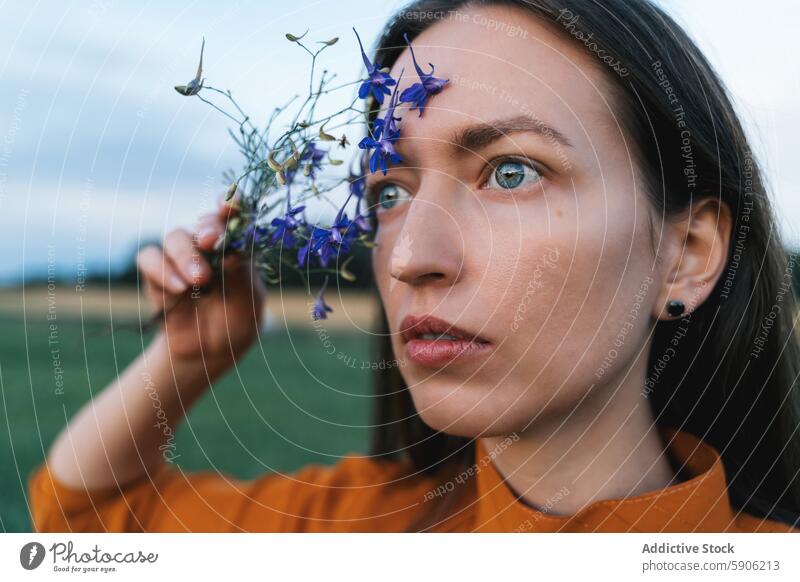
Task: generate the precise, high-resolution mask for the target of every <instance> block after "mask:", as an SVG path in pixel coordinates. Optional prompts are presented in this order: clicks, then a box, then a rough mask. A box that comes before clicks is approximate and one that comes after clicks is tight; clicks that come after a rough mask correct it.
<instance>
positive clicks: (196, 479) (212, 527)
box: [29, 428, 800, 532]
mask: <svg viewBox="0 0 800 582" xmlns="http://www.w3.org/2000/svg"><path fill="white" fill-rule="evenodd" d="M661 431H662V436H663V437H664V438H665V442H669V443H670V444H669V448H668V452H669V453H670V455H672V456H673V458H674V459H676V460H677V461H679V462H680V463H685V467H686V469H687V471H688V472H689V479H687V480H685V481H683V482H681V483H679V484H676V485H672V486H670V487H667V488H664V489H661V490H658V491H654V492H651V493H646V494H643V495H637V496H634V497H626V498H624V499H614V500H605V501H597V502H594V503H592V504H590V505H589V506H587V507H585V508H584V509H582V510H580V511H579V512H577V513H575V514H573V515H556V514H557V513H558V495H556V496H555V497H554V498H553V499H552V500H551V502H552V503H549V504H548V505H549V507H543V508H541V510H537V509H533V508H531V507H530V506H528V505H526V504H524V503H523V502H521V501H519V500H518V499H517V498H516V496H515V495H514V493H513V491H512V490H511V489H510V488H509V487H508V485H507V484H506V483H505V481H504V480H503V478H502V477H501V475H500V474H499V473H498V471H497V470H496V468H495V466H494V464H493V463H492V462H491V459H492V456H493V455H492V454H491V452H488V451H487V450H486V449H485V447H484V446H483V444H482V441H480V440H478V442H477V446H476V447H475V450H476V457H475V463H474V464H473V465H472V466H471V467H470V468H468V469H467V470H466V471H465V472H463V473H461V474H460V475H458V476H456V477H455V478H454V479H453V480H452V481H448V482H444V483H441V482H440V481H437V480H435V479H434V478H433V477H428V476H422V475H409V470H408V465H406V464H405V463H401V462H388V461H375V460H371V459H369V458H364V457H356V456H350V457H346V458H344V459H343V460H341V461H340V462H339V463H338V464H336V465H335V466H333V467H322V466H318V465H309V466H307V467H305V468H304V469H302V470H300V471H298V472H296V473H294V474H292V475H279V474H268V475H265V476H263V477H260V478H258V479H255V480H252V481H241V480H236V479H233V478H231V477H229V476H226V475H222V474H218V473H215V472H210V471H209V472H201V473H188V474H187V473H183V472H182V471H181V470H180V469H179V468H177V467H172V466H169V465H165V466H163V467H162V468H161V469H160V470H159V471H158V472H157V473H156V474H154V475H151V476H150V478H147V477H145V478H143V479H140V480H139V481H137V482H135V483H131V484H128V485H126V486H124V487H122V488H121V489H120V488H117V487H112V488H108V489H104V490H97V491H92V492H86V491H79V490H75V489H71V488H68V487H66V486H65V485H64V484H62V483H59V482H58V481H56V480H55V479H54V478H53V476H52V474H51V473H50V472H49V470H48V468H47V466H46V465H45V464H42V465H40V466H39V467H37V468H36V470H35V471H34V473H33V474H32V475H31V477H30V481H29V493H30V503H31V508H32V515H33V522H34V527H35V529H36V530H37V531H39V532H67V531H72V532H85V531H93V532H97V531H150V532H176V531H178V532H184V531H191V532H229V531H230V532H235V531H248V532H257V531H258V532H276V531H295V532H297V531H302V532H323V531H328V532H339V531H362V532H363V531H367V532H378V531H390V532H391V531H404V530H405V529H406V528H407V527H408V526H409V524H410V523H412V521H413V520H414V519H415V518H417V517H419V516H420V514H421V512H425V511H426V510H428V509H430V507H431V506H432V505H434V504H435V503H436V502H437V501H439V500H441V498H442V496H446V495H452V494H454V493H455V492H456V490H458V489H459V488H461V487H464V488H466V489H465V490H464V491H461V492H462V493H463V495H459V496H458V499H460V500H461V501H460V502H459V505H458V506H457V507H456V508H455V514H452V515H451V517H450V518H449V519H447V520H446V521H444V522H443V523H439V524H438V525H436V526H435V527H434V528H432V531H458V532H472V531H481V532H513V531H517V532H628V531H633V532H725V531H727V532H800V530H797V529H793V528H792V527H791V526H789V525H786V524H783V523H780V522H776V521H770V520H762V519H761V518H757V517H754V516H751V515H748V514H745V513H742V512H739V511H737V510H735V509H734V508H732V507H731V506H730V503H729V499H728V493H727V490H726V483H725V475H724V470H723V466H722V462H721V460H720V458H719V455H718V453H717V452H716V451H715V450H714V449H713V448H712V447H711V446H709V445H707V444H705V443H703V442H702V441H700V440H698V439H697V438H695V437H694V436H692V435H690V434H689V433H686V432H682V431H676V430H674V429H669V428H663V429H661ZM673 437H674V438H673ZM568 494H569V491H568V490H567V489H565V490H564V491H562V492H561V493H559V495H568Z"/></svg>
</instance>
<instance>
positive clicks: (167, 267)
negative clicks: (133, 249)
mask: <svg viewBox="0 0 800 582" xmlns="http://www.w3.org/2000/svg"><path fill="white" fill-rule="evenodd" d="M136 266H137V267H138V269H139V271H140V272H141V274H142V277H143V279H144V282H145V283H146V284H148V285H149V286H150V288H153V287H155V288H156V290H167V291H168V292H170V293H176V294H177V293H182V292H183V291H184V290H185V289H186V287H187V283H186V281H184V280H183V278H182V277H181V276H180V275H179V274H178V273H177V272H176V271H175V269H174V267H173V266H172V265H171V264H170V263H169V261H167V260H165V257H164V253H163V252H162V251H161V249H159V248H158V247H157V246H155V245H148V246H146V247H144V248H143V249H142V250H140V251H139V253H138V254H137V255H136Z"/></svg>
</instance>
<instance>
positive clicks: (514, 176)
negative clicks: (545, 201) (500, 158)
mask: <svg viewBox="0 0 800 582" xmlns="http://www.w3.org/2000/svg"><path fill="white" fill-rule="evenodd" d="M541 179H542V176H541V175H540V174H539V172H537V171H536V170H535V169H534V168H533V167H531V166H529V165H527V164H523V163H522V162H514V161H506V162H501V163H499V164H497V167H495V169H494V171H493V172H492V175H491V176H490V177H489V182H488V183H487V186H488V187H490V188H503V189H505V190H511V189H513V188H517V187H519V186H521V185H523V184H525V183H529V182H538V181H539V180H541Z"/></svg>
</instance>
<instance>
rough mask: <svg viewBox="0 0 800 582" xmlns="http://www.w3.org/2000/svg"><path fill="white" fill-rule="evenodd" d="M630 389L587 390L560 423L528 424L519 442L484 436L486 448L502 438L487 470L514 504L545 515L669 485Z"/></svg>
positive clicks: (642, 401)
mask: <svg viewBox="0 0 800 582" xmlns="http://www.w3.org/2000/svg"><path fill="white" fill-rule="evenodd" d="M632 376H638V375H637V374H630V375H629V378H630V377H632ZM642 376H643V375H642ZM632 384H633V385H630V386H625V385H622V386H621V385H620V384H619V383H616V384H613V383H612V384H608V385H605V386H594V388H592V391H593V393H592V394H591V395H590V396H589V397H587V398H586V399H585V401H584V402H583V403H582V405H581V406H580V407H578V408H576V409H575V410H573V411H572V412H571V413H569V415H568V418H564V417H558V418H554V419H548V420H545V421H543V422H538V421H535V422H534V423H532V424H531V426H530V427H529V428H527V429H526V430H525V431H523V432H521V433H517V436H519V438H515V439H508V438H507V437H503V436H496V437H485V438H484V439H483V440H484V444H485V445H486V448H487V450H492V449H494V448H495V446H497V445H499V444H500V441H505V442H504V444H503V446H501V447H499V448H498V449H496V450H502V452H501V453H500V454H498V455H496V456H495V457H494V459H493V462H494V464H495V467H496V468H497V469H498V471H499V472H500V474H501V475H502V476H503V477H504V478H505V479H506V481H507V483H508V484H509V485H510V486H511V488H512V489H513V490H514V491H515V492H516V494H517V495H518V496H520V497H521V498H522V500H524V501H525V502H527V503H528V504H530V505H532V506H533V507H535V508H544V509H542V511H546V512H547V513H550V514H553V515H571V514H573V513H575V512H577V511H579V510H580V509H581V508H583V507H586V506H587V505H589V504H591V503H593V502H595V501H599V500H604V499H620V498H623V497H628V496H634V495H640V494H643V493H647V492H650V491H655V490H658V489H662V488H664V487H666V486H668V485H670V484H673V483H674V481H675V478H676V476H675V474H674V472H673V470H672V468H671V466H670V463H669V460H668V458H667V456H666V454H665V453H664V446H663V442H662V440H661V436H660V434H659V431H658V428H657V427H656V426H655V423H654V421H653V415H652V411H651V409H650V404H649V402H648V401H647V399H646V398H644V397H643V396H642V395H641V391H640V390H639V388H638V387H640V386H642V385H644V377H642V378H641V382H640V383H639V382H633V383H632ZM590 399H591V400H593V402H588V401H589V400H590Z"/></svg>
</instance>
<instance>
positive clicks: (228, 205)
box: [217, 194, 240, 222]
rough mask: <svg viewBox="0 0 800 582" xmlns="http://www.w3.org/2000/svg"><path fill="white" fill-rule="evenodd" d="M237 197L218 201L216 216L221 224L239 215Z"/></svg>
mask: <svg viewBox="0 0 800 582" xmlns="http://www.w3.org/2000/svg"><path fill="white" fill-rule="evenodd" d="M239 209H240V206H239V195H238V194H237V195H236V196H234V197H233V198H232V199H231V200H228V201H226V200H225V199H224V198H222V199H220V201H219V208H218V209H217V216H219V217H220V218H221V219H222V221H223V222H225V221H227V220H228V219H229V218H231V217H233V216H236V215H237V214H239Z"/></svg>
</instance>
